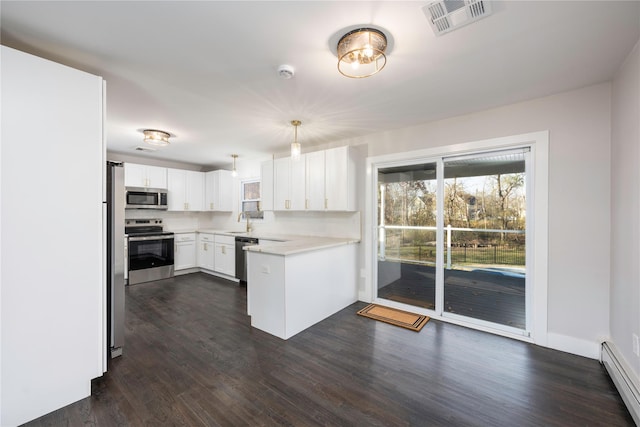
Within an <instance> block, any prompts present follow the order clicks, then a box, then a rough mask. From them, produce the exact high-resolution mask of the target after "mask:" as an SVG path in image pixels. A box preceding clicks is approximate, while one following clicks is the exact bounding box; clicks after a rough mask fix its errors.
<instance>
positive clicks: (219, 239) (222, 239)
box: [216, 234, 236, 245]
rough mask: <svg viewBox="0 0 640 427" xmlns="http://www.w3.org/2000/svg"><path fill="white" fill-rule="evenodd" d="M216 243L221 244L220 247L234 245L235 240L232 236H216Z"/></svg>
mask: <svg viewBox="0 0 640 427" xmlns="http://www.w3.org/2000/svg"><path fill="white" fill-rule="evenodd" d="M216 243H219V244H222V245H235V244H236V238H235V237H233V236H225V235H222V234H216Z"/></svg>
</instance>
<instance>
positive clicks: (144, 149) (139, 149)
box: [135, 145, 156, 153]
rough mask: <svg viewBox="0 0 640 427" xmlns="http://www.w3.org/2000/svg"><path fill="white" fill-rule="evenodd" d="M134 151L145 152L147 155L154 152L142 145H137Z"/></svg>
mask: <svg viewBox="0 0 640 427" xmlns="http://www.w3.org/2000/svg"><path fill="white" fill-rule="evenodd" d="M135 150H136V151H145V152H147V153H153V152H154V151H156V149H155V148H151V147H144V146H142V145H139V146H137V147H136V148H135Z"/></svg>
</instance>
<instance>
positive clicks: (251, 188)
mask: <svg viewBox="0 0 640 427" xmlns="http://www.w3.org/2000/svg"><path fill="white" fill-rule="evenodd" d="M243 190H244V191H243V194H242V198H243V199H244V200H257V199H259V198H260V182H247V183H245V184H244V187H243Z"/></svg>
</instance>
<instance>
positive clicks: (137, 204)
mask: <svg viewBox="0 0 640 427" xmlns="http://www.w3.org/2000/svg"><path fill="white" fill-rule="evenodd" d="M125 190H126V191H125V194H126V204H125V207H126V209H162V210H167V207H168V206H167V190H166V189H162V188H145V187H127V188H126V189H125Z"/></svg>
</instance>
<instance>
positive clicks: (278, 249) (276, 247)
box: [168, 228, 360, 256]
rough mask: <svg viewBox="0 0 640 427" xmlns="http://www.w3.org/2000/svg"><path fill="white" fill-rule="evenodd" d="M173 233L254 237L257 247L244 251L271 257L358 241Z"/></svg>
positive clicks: (205, 230) (209, 230)
mask: <svg viewBox="0 0 640 427" xmlns="http://www.w3.org/2000/svg"><path fill="white" fill-rule="evenodd" d="M168 231H173V232H174V233H176V234H181V233H196V232H197V233H208V234H219V235H224V236H233V237H235V236H243V237H255V238H257V239H258V240H259V241H261V240H262V241H263V242H259V244H258V245H254V246H245V247H244V249H245V250H246V251H251V252H261V253H268V254H273V255H281V256H286V255H294V254H297V253H302V252H310V251H315V250H319V249H325V248H330V247H334V246H340V245H349V244H354V243H359V242H360V239H358V238H349V237H344V238H342V237H318V236H302V235H292V234H279V233H270V232H261V231H251V232H248V233H247V232H244V231H229V230H219V229H212V228H201V229H174V230H168Z"/></svg>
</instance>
